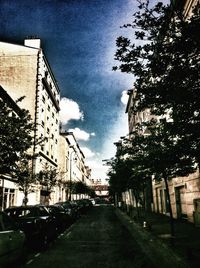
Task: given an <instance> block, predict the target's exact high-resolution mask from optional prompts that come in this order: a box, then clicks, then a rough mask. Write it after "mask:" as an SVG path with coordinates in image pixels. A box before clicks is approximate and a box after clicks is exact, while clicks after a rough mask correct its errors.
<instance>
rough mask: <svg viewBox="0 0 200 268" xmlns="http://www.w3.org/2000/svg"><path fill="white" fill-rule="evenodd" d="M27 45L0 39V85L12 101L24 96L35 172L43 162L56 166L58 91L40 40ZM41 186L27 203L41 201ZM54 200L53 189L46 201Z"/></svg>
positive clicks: (23, 103)
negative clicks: (33, 140)
mask: <svg viewBox="0 0 200 268" xmlns="http://www.w3.org/2000/svg"><path fill="white" fill-rule="evenodd" d="M36 41H37V42H36ZM26 44H27V43H26ZM28 45H29V47H27V46H23V45H16V44H9V43H4V42H0V85H1V86H2V87H4V89H5V90H6V91H7V93H8V94H9V95H10V96H11V98H12V99H13V100H17V99H18V98H20V97H22V96H25V99H23V101H22V102H20V103H19V106H20V107H22V108H25V109H27V110H29V112H30V114H31V117H32V120H33V122H34V123H35V131H34V133H33V135H34V138H35V146H33V148H32V150H31V151H32V153H33V152H34V153H37V154H38V157H37V158H36V160H34V163H33V164H34V171H35V173H38V172H39V171H40V170H42V169H43V168H44V166H45V164H46V163H47V164H48V165H49V167H50V168H57V167H58V140H59V101H60V92H59V88H58V86H57V83H56V81H55V78H54V75H53V73H52V71H51V68H50V66H49V64H48V62H47V60H46V58H45V56H44V54H43V51H42V49H41V48H40V47H39V45H40V42H38V40H29V42H28ZM35 45H36V48H35V47H34V46H35ZM31 46H32V47H31ZM42 189H43V187H38V189H37V190H36V193H35V197H33V195H30V202H31V203H40V202H41V196H40V193H41V192H40V190H42ZM54 196H55V197H54ZM49 197H50V196H49ZM19 199H20V198H19ZM55 199H56V191H53V192H52V194H51V201H50V202H51V203H53V202H54V200H55ZM31 200H32V201H31ZM16 202H17V203H18V201H16Z"/></svg>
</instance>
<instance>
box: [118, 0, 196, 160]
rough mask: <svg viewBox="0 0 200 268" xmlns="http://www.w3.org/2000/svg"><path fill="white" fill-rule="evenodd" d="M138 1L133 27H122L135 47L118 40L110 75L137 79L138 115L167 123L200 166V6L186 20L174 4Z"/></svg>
mask: <svg viewBox="0 0 200 268" xmlns="http://www.w3.org/2000/svg"><path fill="white" fill-rule="evenodd" d="M138 2H139V10H138V11H137V12H136V13H135V14H134V19H133V22H132V23H131V24H127V25H125V27H132V28H133V29H135V32H134V33H135V38H136V41H137V43H133V44H132V43H131V41H130V40H129V39H128V38H124V37H119V38H118V39H117V47H118V50H117V52H116V54H115V59H116V60H118V61H120V62H121V64H120V65H119V66H118V67H114V70H116V69H119V70H121V71H122V72H127V73H132V74H133V75H134V76H135V78H136V80H135V83H134V87H135V88H136V91H137V100H138V105H137V107H136V110H137V111H141V110H143V109H147V108H150V109H151V113H152V115H155V116H164V117H167V118H168V120H169V119H170V120H171V122H173V124H172V126H171V127H170V129H171V131H172V133H171V134H170V135H173V136H176V137H178V139H181V140H182V141H183V142H185V144H188V143H189V144H190V148H189V147H188V152H187V154H188V155H189V156H190V157H195V159H196V161H197V163H198V165H199V163H200V149H199V148H200V146H199V145H200V133H199V131H198V129H199V127H200V113H199V110H200V97H199V84H200V71H199V70H200V68H199V64H200V40H199V38H198V33H199V31H200V16H199V10H200V9H199V4H198V5H197V6H196V9H195V10H194V14H193V16H191V17H190V18H187V19H185V18H184V16H183V13H182V10H179V9H176V7H175V6H173V5H168V6H164V5H163V4H162V3H160V2H159V3H158V4H156V5H155V6H153V7H152V8H151V7H150V1H142V0H140V1H139V0H138ZM138 41H139V42H138ZM137 44H138V45H137ZM166 115H167V116H166ZM180 149H181V148H180Z"/></svg>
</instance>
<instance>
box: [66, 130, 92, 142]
mask: <svg viewBox="0 0 200 268" xmlns="http://www.w3.org/2000/svg"><path fill="white" fill-rule="evenodd" d="M68 131H69V132H73V134H74V136H75V138H76V139H77V140H83V141H88V140H89V138H90V134H89V133H87V132H86V131H84V130H81V129H80V128H78V127H76V128H73V129H69V130H68Z"/></svg>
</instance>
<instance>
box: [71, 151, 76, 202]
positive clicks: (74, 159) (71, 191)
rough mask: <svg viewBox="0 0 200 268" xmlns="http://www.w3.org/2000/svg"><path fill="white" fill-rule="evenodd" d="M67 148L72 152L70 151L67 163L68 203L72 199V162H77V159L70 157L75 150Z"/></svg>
mask: <svg viewBox="0 0 200 268" xmlns="http://www.w3.org/2000/svg"><path fill="white" fill-rule="evenodd" d="M69 148H72V149H73V151H71V153H70V156H69V161H70V175H69V201H71V199H72V160H75V161H76V160H77V158H74V159H73V157H72V155H73V153H75V148H74V146H70V147H69Z"/></svg>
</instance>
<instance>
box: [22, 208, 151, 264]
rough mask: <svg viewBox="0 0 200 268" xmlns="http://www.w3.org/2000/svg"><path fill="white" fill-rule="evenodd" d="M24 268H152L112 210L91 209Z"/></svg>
mask: <svg viewBox="0 0 200 268" xmlns="http://www.w3.org/2000/svg"><path fill="white" fill-rule="evenodd" d="M24 267H26V268H40V267H41V268H47V267H48V268H65V267H67V268H100V267H101V268H153V266H152V265H151V263H150V261H149V259H147V258H146V257H144V254H143V253H142V252H141V250H140V248H139V247H138V245H137V243H136V242H135V240H134V239H133V238H132V236H131V235H130V233H129V232H128V231H127V229H126V228H125V227H123V225H122V224H121V222H120V221H119V219H118V217H117V216H116V214H115V209H114V208H113V207H112V206H99V207H94V208H92V210H91V211H90V212H89V213H88V214H87V215H85V216H84V217H82V218H81V219H80V220H79V221H78V222H77V223H75V224H74V225H73V226H72V227H71V228H70V229H69V230H68V231H67V232H65V233H64V234H63V235H62V236H61V237H60V238H58V239H57V241H56V242H55V243H54V244H53V245H51V247H50V248H49V249H48V250H46V251H45V252H42V253H38V254H36V255H35V256H34V257H33V258H32V259H30V260H28V261H27V263H26V265H25V266H24Z"/></svg>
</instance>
